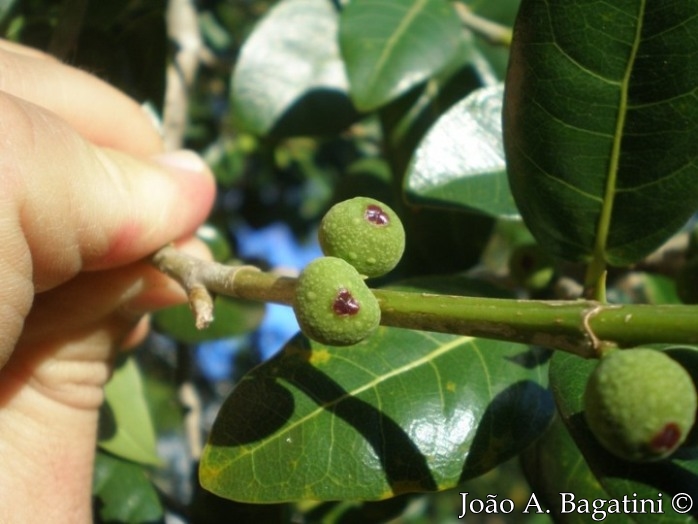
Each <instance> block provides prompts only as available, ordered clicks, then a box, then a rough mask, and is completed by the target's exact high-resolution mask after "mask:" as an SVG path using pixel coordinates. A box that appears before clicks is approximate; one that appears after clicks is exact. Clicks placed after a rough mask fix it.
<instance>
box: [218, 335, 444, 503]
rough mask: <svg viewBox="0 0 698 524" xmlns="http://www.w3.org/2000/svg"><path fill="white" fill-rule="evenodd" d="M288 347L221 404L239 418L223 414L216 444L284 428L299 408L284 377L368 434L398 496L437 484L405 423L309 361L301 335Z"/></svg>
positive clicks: (240, 441)
mask: <svg viewBox="0 0 698 524" xmlns="http://www.w3.org/2000/svg"><path fill="white" fill-rule="evenodd" d="M289 347H292V348H293V350H292V351H289V350H287V352H286V354H285V355H284V356H283V357H282V358H283V364H282V365H278V366H273V365H270V363H271V362H273V361H271V362H269V363H267V364H266V367H264V366H263V367H261V368H259V369H258V371H259V373H257V374H255V373H253V374H252V375H250V376H248V378H246V379H244V380H243V381H242V382H240V384H239V385H238V386H237V387H236V389H235V390H234V391H233V393H232V394H231V395H230V396H229V397H228V399H227V400H226V403H225V405H224V406H223V408H222V409H221V412H222V413H235V416H234V420H231V421H230V422H225V420H226V419H230V417H219V421H218V422H217V425H216V426H215V428H214V431H213V432H212V433H211V436H210V437H209V438H210V442H211V444H213V445H215V446H231V447H232V446H239V445H242V444H247V443H250V442H254V441H259V440H262V439H264V438H268V437H270V436H271V435H273V434H274V433H275V432H276V431H278V430H279V429H281V428H282V426H283V425H284V424H285V423H287V422H288V420H289V419H290V418H291V416H292V415H293V411H294V409H295V403H294V399H293V396H292V394H291V392H290V391H289V390H288V389H286V388H285V387H283V386H282V385H281V384H280V381H279V379H282V380H283V382H284V383H287V384H291V385H292V386H293V387H295V388H298V389H300V390H301V391H303V392H304V393H305V394H306V395H307V396H308V397H309V398H311V399H312V400H313V401H314V402H316V403H317V404H318V406H320V407H322V408H323V409H326V410H327V411H329V412H331V413H332V414H334V415H336V416H338V417H340V418H341V419H343V420H344V421H345V422H347V423H348V424H349V425H351V426H352V427H353V428H354V429H355V430H356V431H357V432H358V433H360V434H361V435H362V436H363V437H364V438H365V439H366V441H367V442H368V443H369V444H370V445H371V447H372V448H373V450H374V452H375V453H376V455H377V456H378V457H379V460H380V462H381V464H382V466H383V469H384V471H385V475H386V480H387V482H388V483H389V484H390V486H391V488H392V491H393V493H394V494H395V495H397V494H401V493H409V492H415V491H435V490H436V489H437V485H436V482H435V481H434V478H433V476H432V474H431V472H430V470H429V466H428V464H427V461H426V458H425V457H424V455H423V454H422V453H421V451H420V450H419V449H418V448H417V446H416V445H415V444H414V442H413V441H412V439H411V438H410V437H409V435H408V434H407V433H406V432H405V431H404V429H403V428H401V427H400V426H399V425H398V424H397V423H396V422H395V421H394V420H392V419H391V418H389V417H387V416H386V415H385V414H383V413H382V412H381V411H379V410H378V409H376V408H375V407H374V406H371V405H370V404H368V403H367V402H364V401H363V400H360V399H358V398H356V397H353V396H351V395H350V394H349V393H348V392H347V391H346V390H345V389H344V388H342V387H341V386H340V385H339V384H338V383H337V382H335V381H334V380H332V379H331V378H330V377H328V376H327V375H326V374H325V373H323V372H322V371H319V370H318V369H316V368H315V367H313V365H312V364H310V362H309V357H310V354H311V353H310V352H311V351H312V350H310V349H309V348H308V346H307V342H304V340H303V338H302V337H298V338H297V339H296V340H295V341H294V343H292V344H291V345H290V346H289ZM241 421H244V422H245V423H241Z"/></svg>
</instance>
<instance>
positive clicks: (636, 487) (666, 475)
mask: <svg viewBox="0 0 698 524" xmlns="http://www.w3.org/2000/svg"><path fill="white" fill-rule="evenodd" d="M695 362H696V360H695V359H694V360H693V363H694V364H695ZM595 365H596V361H594V360H582V359H580V358H579V357H576V356H573V355H569V354H566V353H562V352H557V354H556V355H555V356H554V357H553V359H552V362H551V365H550V385H551V387H552V389H553V393H554V394H555V398H556V401H557V404H558V407H559V410H560V414H561V416H562V418H563V419H564V420H565V423H566V425H567V426H568V428H569V429H570V431H571V433H572V436H573V437H574V440H575V442H576V443H577V445H578V446H579V448H580V450H581V451H582V453H583V454H584V457H585V458H586V461H587V463H588V464H589V466H590V468H591V469H592V471H593V472H594V473H595V475H596V476H597V478H598V479H599V482H600V483H601V485H602V486H603V488H604V490H605V491H606V492H607V493H608V495H609V497H611V498H614V499H618V500H622V499H623V496H626V497H628V499H629V500H631V501H632V500H637V501H639V500H641V499H649V500H653V501H655V502H656V503H655V505H654V508H655V509H657V508H658V504H659V502H657V501H662V511H663V513H662V514H658V513H649V512H647V513H644V514H643V513H637V514H633V515H628V520H630V521H635V522H641V523H645V522H646V523H648V524H649V523H659V524H662V523H687V522H695V521H696V520H698V507H696V506H693V508H692V509H690V508H687V509H689V511H687V512H685V513H677V512H676V511H675V510H674V509H673V508H672V505H671V502H672V499H673V498H674V497H678V498H677V499H675V502H677V503H680V504H686V503H687V502H688V500H687V499H685V498H681V497H682V494H689V495H691V496H694V497H695V494H696V493H698V450H696V448H685V449H684V450H680V451H679V452H677V453H675V454H674V455H673V456H672V457H671V458H670V459H666V460H663V461H660V462H653V463H643V464H635V463H630V462H626V461H624V460H621V459H618V458H616V457H614V456H613V455H611V454H610V453H608V452H607V451H606V450H605V449H603V448H602V447H601V446H600V445H599V444H598V442H597V441H596V439H595V438H594V436H593V435H592V433H591V431H590V430H589V427H588V426H587V424H586V422H585V421H584V414H583V405H582V395H583V392H584V388H585V387H586V381H587V377H588V376H589V374H590V373H591V372H592V370H593V369H594V366H595ZM638 504H639V502H638ZM647 508H649V503H648V504H647Z"/></svg>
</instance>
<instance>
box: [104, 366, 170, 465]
mask: <svg viewBox="0 0 698 524" xmlns="http://www.w3.org/2000/svg"><path fill="white" fill-rule="evenodd" d="M104 393H105V402H104V404H103V406H102V409H101V412H100V419H99V446H100V447H101V448H102V449H104V450H107V451H109V452H110V453H113V454H114V455H117V456H119V457H123V458H126V459H129V460H132V461H134V462H141V463H143V464H154V465H157V464H159V463H160V459H159V458H158V455H157V449H156V444H155V428H154V426H153V421H152V417H151V415H150V411H149V409H148V404H147V403H146V400H145V397H144V390H143V378H142V376H141V372H140V370H139V369H138V366H137V365H136V363H135V360H134V359H133V358H132V357H128V358H126V359H124V360H123V361H122V362H121V363H120V364H119V365H118V366H117V367H116V369H115V370H114V374H113V375H112V377H111V379H110V380H109V382H108V383H107V385H106V386H105V388H104Z"/></svg>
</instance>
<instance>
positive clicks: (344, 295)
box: [332, 288, 360, 315]
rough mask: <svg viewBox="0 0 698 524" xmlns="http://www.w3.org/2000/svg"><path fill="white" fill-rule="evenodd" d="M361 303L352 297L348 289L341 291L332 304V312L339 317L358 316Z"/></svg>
mask: <svg viewBox="0 0 698 524" xmlns="http://www.w3.org/2000/svg"><path fill="white" fill-rule="evenodd" d="M359 309H360V307H359V303H358V302H357V301H356V299H355V298H354V297H353V296H352V295H351V293H350V292H349V290H348V289H344V288H342V289H340V290H339V292H338V293H337V297H336V298H335V299H334V303H333V304H332V310H333V311H334V312H335V313H336V314H337V315H356V314H357V313H358V312H359Z"/></svg>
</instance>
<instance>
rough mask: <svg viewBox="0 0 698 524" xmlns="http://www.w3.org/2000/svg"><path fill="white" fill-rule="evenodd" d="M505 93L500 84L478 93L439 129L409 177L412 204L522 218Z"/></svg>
mask: <svg viewBox="0 0 698 524" xmlns="http://www.w3.org/2000/svg"><path fill="white" fill-rule="evenodd" d="M503 92H504V86H503V85H501V84H500V85H497V86H492V87H485V88H481V89H477V90H475V91H473V92H472V93H471V94H470V95H468V96H467V97H466V98H465V99H463V100H462V101H461V102H459V103H458V104H456V105H455V106H454V107H452V108H451V109H450V110H449V111H448V112H446V113H445V114H444V115H442V116H441V118H440V119H439V120H438V121H437V122H436V124H434V126H433V127H432V128H431V130H430V131H429V132H428V133H427V135H426V136H425V137H424V139H423V140H422V142H421V144H420V145H419V147H418V148H417V150H416V151H415V155H414V157H413V160H412V164H411V166H410V168H409V169H408V171H407V176H406V180H405V191H406V193H407V197H408V199H409V200H411V201H413V202H414V203H418V204H419V203H422V204H436V205H439V206H443V207H453V208H456V209H458V208H460V209H463V208H467V209H474V210H477V211H480V212H482V213H485V214H489V215H492V216H496V217H503V218H517V217H518V211H517V209H516V205H515V204H514V199H513V197H512V195H511V191H510V189H509V182H508V180H507V174H506V165H505V160H504V150H503V146H502V124H501V112H502V96H503Z"/></svg>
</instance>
